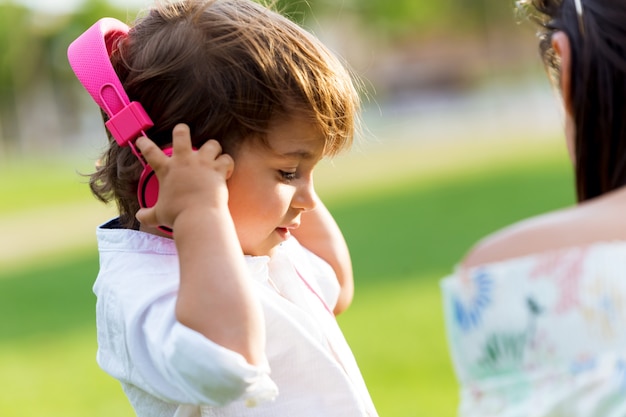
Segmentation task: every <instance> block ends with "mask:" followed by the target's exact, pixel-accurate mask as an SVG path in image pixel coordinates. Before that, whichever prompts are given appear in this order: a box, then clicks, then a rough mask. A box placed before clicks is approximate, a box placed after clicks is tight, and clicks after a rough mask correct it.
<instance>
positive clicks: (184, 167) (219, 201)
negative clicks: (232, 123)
mask: <svg viewBox="0 0 626 417" xmlns="http://www.w3.org/2000/svg"><path fill="white" fill-rule="evenodd" d="M172 142H173V143H172V148H173V149H172V151H173V152H172V156H171V157H168V156H167V155H165V153H163V151H162V150H161V149H160V148H159V147H158V146H156V145H155V144H154V142H152V141H151V140H149V139H148V138H145V137H141V138H139V139H137V141H136V142H135V144H136V146H137V148H139V150H140V151H141V153H142V155H143V157H144V158H145V160H146V162H147V163H148V164H150V166H151V167H152V169H153V170H154V172H155V174H156V176H157V178H158V180H159V198H158V200H157V203H156V204H155V205H154V207H151V208H142V209H140V210H139V211H138V212H137V215H136V217H137V220H139V222H140V223H141V224H143V225H145V226H150V227H156V226H167V227H170V228H173V227H174V223H175V222H176V219H177V218H178V217H179V216H180V214H181V213H183V212H188V213H190V214H191V213H193V214H191V215H201V213H203V212H207V211H208V210H210V209H211V208H220V209H221V208H227V206H228V189H227V188H226V180H227V179H228V178H229V177H230V175H231V174H232V171H233V168H234V162H233V159H232V158H231V157H230V156H229V155H227V154H222V153H221V152H222V147H221V146H220V144H219V143H218V142H217V141H215V140H209V141H207V142H206V143H205V144H204V145H202V147H201V148H200V149H198V150H197V151H194V150H193V148H192V146H191V136H190V133H189V127H188V126H187V125H185V124H178V125H176V127H174V131H173V133H172Z"/></svg>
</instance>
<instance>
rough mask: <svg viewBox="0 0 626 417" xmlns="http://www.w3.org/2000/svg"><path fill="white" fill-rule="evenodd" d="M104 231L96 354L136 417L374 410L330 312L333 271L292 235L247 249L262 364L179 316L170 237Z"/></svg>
mask: <svg viewBox="0 0 626 417" xmlns="http://www.w3.org/2000/svg"><path fill="white" fill-rule="evenodd" d="M97 237H98V247H99V252H100V272H99V274H98V278H97V280H96V282H95V285H94V292H95V294H96V296H97V304H96V320H97V331H98V354H97V361H98V364H99V365H100V366H101V367H102V368H103V369H104V370H105V371H106V372H107V373H109V374H110V375H112V376H113V377H115V378H117V379H118V380H119V381H120V382H121V383H122V387H123V389H124V391H125V393H126V395H127V396H128V398H129V400H130V402H131V404H132V406H133V407H134V409H135V412H136V413H137V416H138V417H161V416H162V417H166V416H167V417H170V416H174V417H191V416H228V417H231V416H246V417H261V416H267V417H270V416H271V417H280V416H289V417H292V416H294V417H308V416H311V417H313V416H315V417H333V416H337V417H350V416H355V417H356V416H377V413H376V410H375V408H374V405H373V404H372V400H371V398H370V396H369V393H368V391H367V388H366V386H365V383H364V381H363V378H362V376H361V373H360V371H359V369H358V367H357V364H356V361H355V360H354V357H353V355H352V352H351V351H350V348H349V346H348V344H347V343H346V341H345V338H344V337H343V335H342V333H341V330H340V329H339V326H338V325H337V322H336V320H335V318H334V316H333V315H332V313H331V311H332V308H333V307H334V305H335V303H336V301H337V298H338V294H339V285H338V283H337V279H336V276H335V274H334V272H333V270H332V268H331V267H330V266H329V265H328V264H327V263H325V262H324V261H323V260H321V259H320V258H318V257H317V256H315V255H314V254H312V253H311V252H309V251H308V250H307V249H305V248H304V247H302V246H301V245H300V244H299V243H298V242H297V241H296V240H295V239H293V238H292V239H290V240H288V241H287V242H284V243H283V244H282V245H281V246H280V247H278V248H277V250H276V253H275V254H274V255H273V256H272V258H270V257H267V256H260V257H250V256H247V257H246V262H247V264H248V267H249V270H250V276H251V279H252V280H253V282H252V285H253V291H254V292H255V293H256V295H257V296H258V297H259V300H260V302H261V304H262V306H263V312H264V318H265V327H266V337H267V345H266V349H265V353H266V359H267V360H266V365H265V366H259V367H255V366H252V365H250V364H248V363H247V362H246V361H245V359H244V358H243V357H242V356H241V355H240V354H238V353H236V352H233V351H230V350H228V349H226V348H224V347H221V346H219V345H217V344H215V343H213V342H211V341H210V340H208V339H207V338H205V337H204V336H203V335H201V334H199V333H197V332H195V331H193V330H191V329H189V328H187V327H185V326H183V325H182V324H180V323H179V322H178V321H177V320H176V317H175V313H174V311H175V308H174V306H175V304H176V296H177V291H178V285H179V264H178V256H177V253H176V246H175V244H174V241H173V240H171V239H167V238H162V237H158V236H154V235H151V234H147V233H143V232H139V231H135V230H127V229H112V228H107V226H106V225H104V226H101V227H100V228H98V231H97ZM210 296H211V295H210V294H207V298H209V297H210Z"/></svg>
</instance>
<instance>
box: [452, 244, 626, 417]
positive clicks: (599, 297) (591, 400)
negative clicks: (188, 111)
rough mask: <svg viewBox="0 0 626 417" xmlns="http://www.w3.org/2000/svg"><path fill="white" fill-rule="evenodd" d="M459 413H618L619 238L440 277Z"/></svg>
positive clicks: (624, 313) (623, 318)
mask: <svg viewBox="0 0 626 417" xmlns="http://www.w3.org/2000/svg"><path fill="white" fill-rule="evenodd" d="M441 285H442V291H443V299H444V310H445V318H446V327H447V333H448V342H449V345H450V350H451V354H452V359H453V363H454V367H455V371H456V374H457V378H458V380H459V383H460V385H461V404H460V407H459V415H460V416H463V417H469V416H472V417H473V416H476V417H490V416H499V417H513V416H515V417H517V416H520V417H521V416H524V417H530V416H533V417H544V416H545V417H547V416H550V417H561V416H562V417H582V416H585V417H590V416H599V417H618V416H619V417H623V416H626V242H606V243H597V244H594V245H591V246H587V247H580V248H578V247H577V248H567V249H562V250H558V251H552V252H547V253H544V254H538V255H532V256H527V257H522V258H516V259H512V260H508V261H504V262H499V263H493V264H488V265H485V266H481V267H477V268H473V269H470V270H462V269H460V270H458V271H456V273H455V274H454V275H452V276H450V277H447V278H445V279H444V280H443V281H442V284H441Z"/></svg>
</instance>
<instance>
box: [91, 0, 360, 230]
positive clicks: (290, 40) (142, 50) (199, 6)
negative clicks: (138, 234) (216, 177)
mask: <svg viewBox="0 0 626 417" xmlns="http://www.w3.org/2000/svg"><path fill="white" fill-rule="evenodd" d="M111 61H112V63H113V67H114V68H115V71H116V72H117V74H118V76H119V77H120V80H121V81H122V84H123V86H124V88H125V90H126V92H127V94H128V96H129V98H130V100H132V101H139V102H140V103H141V104H142V105H143V106H144V108H145V109H146V111H147V112H148V114H149V115H150V117H151V118H152V120H153V122H154V127H153V128H152V129H150V130H149V131H148V132H146V133H147V135H148V136H149V137H150V138H151V139H152V140H154V141H155V142H156V143H157V144H158V145H159V146H161V147H164V146H166V145H168V144H169V143H170V142H171V132H172V129H173V128H174V126H175V125H176V124H178V123H187V124H188V125H189V126H190V128H191V134H192V141H193V144H194V146H196V147H199V146H201V145H202V144H203V143H204V142H206V141H207V140H209V139H216V140H218V141H219V142H220V143H221V145H222V147H223V149H224V152H227V153H231V152H236V150H237V146H238V145H239V144H240V143H242V141H244V140H250V139H253V138H254V139H256V140H261V141H263V139H264V137H265V133H266V132H267V129H268V126H269V124H270V122H271V121H272V120H275V119H276V118H280V117H289V116H291V115H293V114H295V112H298V113H299V114H303V115H305V116H306V117H307V118H309V119H310V120H311V121H312V122H313V123H314V124H315V125H316V126H317V127H318V128H319V129H320V132H321V133H322V135H323V136H324V138H325V140H326V146H325V154H326V155H334V154H336V153H337V152H339V151H340V150H342V149H344V148H347V147H349V146H350V144H351V142H352V139H353V136H354V133H355V125H356V120H357V118H358V110H359V97H358V93H357V91H356V89H355V87H354V84H353V80H352V78H351V76H350V74H349V72H348V71H347V70H346V69H345V67H344V66H343V65H342V64H341V63H340V62H339V60H338V59H337V58H336V57H335V56H334V55H333V54H332V53H331V52H330V51H329V50H328V49H327V48H326V47H324V46H323V45H322V43H321V42H320V41H319V40H317V39H316V38H315V37H313V36H312V35H310V34H309V33H308V32H306V31H305V30H304V29H302V28H300V27H299V26H298V25H297V24H295V23H293V22H291V21H290V20H288V19H287V18H285V17H283V16H281V15H280V14H278V13H276V12H273V11H271V10H269V9H268V8H266V7H264V6H262V5H260V4H257V3H254V2H253V1H250V0H183V1H178V2H175V3H167V4H160V5H157V6H156V7H155V8H154V9H151V10H150V11H149V12H147V14H146V15H145V16H143V17H141V18H139V19H138V21H137V22H136V24H135V25H134V26H133V27H132V28H131V30H130V31H129V34H128V36H127V37H124V38H121V39H120V41H119V43H118V44H117V45H116V47H115V48H114V51H113V53H112V56H111ZM141 170H142V166H141V164H140V162H139V161H138V160H137V158H136V157H135V156H134V155H133V154H132V153H131V151H130V149H129V148H128V147H123V148H121V147H119V146H118V145H117V144H116V142H115V141H113V140H110V144H109V148H108V149H107V150H106V151H105V153H104V155H103V157H102V158H101V162H100V167H99V168H98V169H97V171H96V172H95V173H94V174H93V175H92V176H91V178H90V186H91V189H92V192H93V193H94V195H95V196H96V197H98V198H99V199H100V200H102V201H104V202H109V201H111V200H115V202H116V203H117V206H118V209H119V214H120V220H121V222H122V225H123V226H124V227H128V228H137V227H138V226H139V225H138V223H137V220H136V219H135V213H136V212H137V210H138V209H139V203H138V201H137V184H138V180H139V175H140V173H141Z"/></svg>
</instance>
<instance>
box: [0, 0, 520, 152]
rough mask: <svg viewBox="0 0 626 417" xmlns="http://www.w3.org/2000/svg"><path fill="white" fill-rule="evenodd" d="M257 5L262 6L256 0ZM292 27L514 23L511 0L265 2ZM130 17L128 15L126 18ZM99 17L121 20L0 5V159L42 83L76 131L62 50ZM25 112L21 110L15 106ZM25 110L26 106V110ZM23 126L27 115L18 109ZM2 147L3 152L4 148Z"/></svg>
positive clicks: (91, 7) (99, 7) (99, 11)
mask: <svg viewBox="0 0 626 417" xmlns="http://www.w3.org/2000/svg"><path fill="white" fill-rule="evenodd" d="M259 1H261V0H259ZM265 2H269V3H271V4H273V5H274V6H275V7H276V8H277V9H278V10H280V11H281V12H283V13H284V14H286V15H287V16H289V17H290V18H292V19H293V20H295V21H297V22H299V23H306V22H307V21H308V20H317V19H318V18H321V17H322V16H325V15H326V16H331V17H332V18H333V19H341V18H343V16H349V17H350V18H351V19H354V18H356V20H357V21H358V22H359V25H358V26H359V27H361V28H364V30H366V31H367V32H368V36H369V37H370V38H368V37H366V36H359V35H358V34H356V37H354V36H355V35H354V34H352V35H351V34H346V36H347V39H353V41H355V40H354V39H361V40H362V41H363V42H368V41H367V39H371V37H372V34H375V35H374V38H375V39H385V40H386V41H390V42H402V41H404V42H405V43H406V42H407V41H408V42H414V41H415V36H416V35H419V34H423V33H430V32H433V31H437V32H439V33H441V32H444V33H450V34H458V33H459V32H463V31H474V32H476V31H480V30H481V28H482V27H484V25H485V23H486V22H489V25H497V24H498V22H506V24H507V25H509V26H511V24H512V22H513V7H514V1H513V0H479V1H468V0H437V1H432V0H394V1H389V0H341V1H335V0H265ZM131 15H132V12H131ZM103 16H112V17H117V18H119V19H121V20H128V16H129V15H128V9H127V8H125V9H124V10H121V9H117V8H116V7H114V6H112V5H111V4H109V3H108V2H107V1H106V0H89V1H84V2H82V4H81V5H80V6H79V7H78V9H77V10H75V11H73V12H72V13H69V14H66V15H42V12H38V11H34V10H31V9H29V8H27V7H25V6H22V5H18V4H17V3H15V2H12V1H10V0H9V1H8V2H6V1H4V2H0V45H1V46H0V48H2V50H1V53H0V156H1V155H2V153H3V152H2V151H3V148H4V150H5V151H11V150H12V149H11V148H12V147H15V144H17V143H18V139H19V138H20V136H21V135H20V132H19V130H20V117H19V116H20V114H19V113H20V112H19V111H18V108H19V107H20V103H19V102H18V101H19V99H18V98H19V97H20V96H22V95H25V94H28V93H32V92H33V91H37V89H38V88H39V87H40V86H41V84H42V83H45V85H46V86H48V87H49V88H51V89H52V92H53V96H54V98H53V101H54V106H56V107H57V108H59V109H61V113H62V114H63V117H65V115H67V117H68V120H67V121H63V123H64V124H65V125H67V127H66V130H65V131H63V132H61V134H63V135H66V134H67V132H68V131H69V132H71V131H72V129H73V127H74V126H76V125H78V121H77V120H78V117H79V111H78V110H79V105H80V104H79V103H78V99H77V98H76V91H77V90H78V86H77V84H76V83H75V80H74V76H73V74H72V72H71V70H70V68H69V65H68V64H67V59H66V50H67V46H68V45H69V43H70V42H71V41H72V40H73V39H75V38H76V37H77V36H78V35H79V34H80V33H82V32H83V31H84V30H85V29H86V28H88V27H89V26H90V25H91V24H92V23H93V22H95V21H96V20H97V19H98V18H100V17H103ZM22 107H24V106H22ZM26 107H27V108H28V106H26ZM21 113H22V114H21V115H22V121H21V123H22V124H23V123H24V120H23V119H24V117H28V115H26V116H24V114H27V113H28V112H26V111H24V110H22V112H21ZM3 142H4V146H2V145H3Z"/></svg>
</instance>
